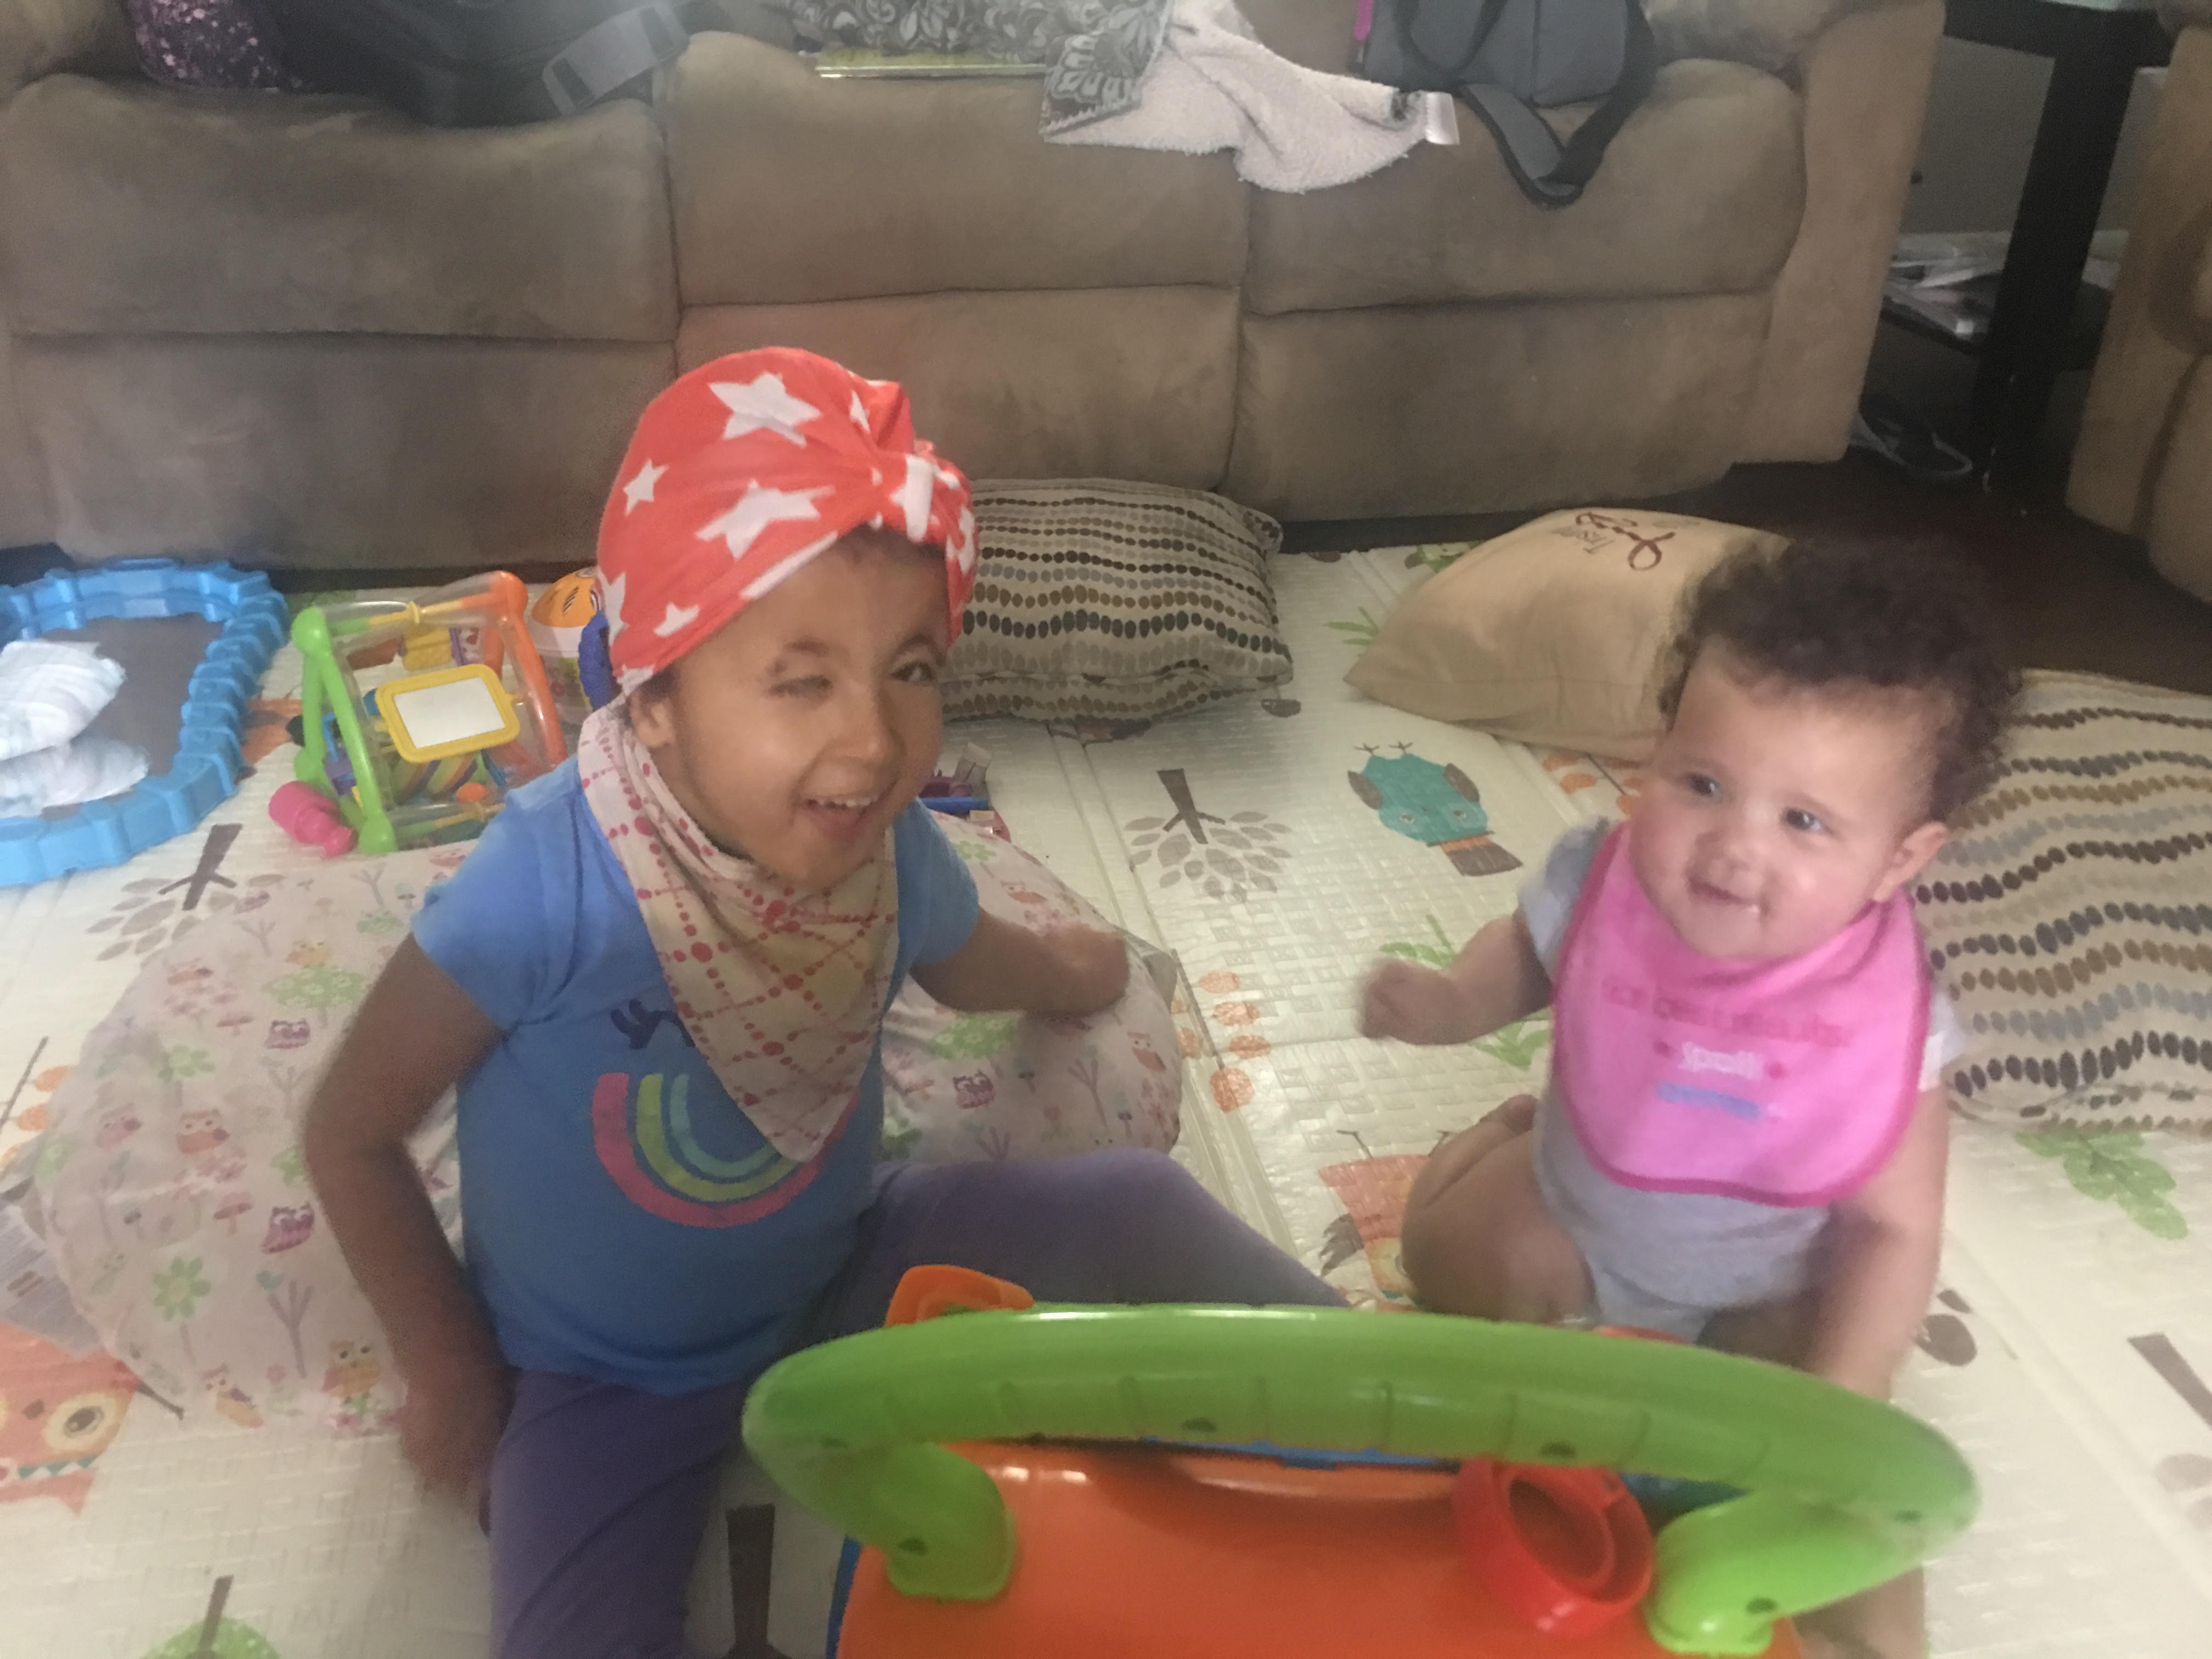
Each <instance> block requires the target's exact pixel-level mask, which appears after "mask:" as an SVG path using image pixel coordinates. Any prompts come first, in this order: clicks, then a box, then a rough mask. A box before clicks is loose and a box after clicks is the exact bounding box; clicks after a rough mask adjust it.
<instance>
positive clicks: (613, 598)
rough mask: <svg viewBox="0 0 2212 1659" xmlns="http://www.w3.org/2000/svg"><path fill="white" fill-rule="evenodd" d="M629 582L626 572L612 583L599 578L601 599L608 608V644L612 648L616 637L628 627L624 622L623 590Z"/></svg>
mask: <svg viewBox="0 0 2212 1659" xmlns="http://www.w3.org/2000/svg"><path fill="white" fill-rule="evenodd" d="M628 583H629V572H628V571H624V572H623V574H621V575H619V576H617V577H616V578H615V579H614V580H612V581H609V580H607V579H606V578H605V577H604V576H602V577H601V578H599V599H600V601H601V602H602V603H603V604H604V605H605V606H606V608H607V644H608V645H609V646H610V647H611V646H612V645H613V644H614V642H615V636H616V635H618V634H620V633H621V632H622V631H623V627H624V626H625V625H626V624H625V623H623V587H624V586H627V585H628Z"/></svg>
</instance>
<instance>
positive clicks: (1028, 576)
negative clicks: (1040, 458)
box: [944, 479, 1291, 721]
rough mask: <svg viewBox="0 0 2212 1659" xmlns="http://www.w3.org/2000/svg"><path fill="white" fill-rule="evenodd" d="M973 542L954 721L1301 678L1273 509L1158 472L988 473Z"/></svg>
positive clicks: (1156, 710) (949, 709)
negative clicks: (1139, 476) (1286, 624)
mask: <svg viewBox="0 0 2212 1659" xmlns="http://www.w3.org/2000/svg"><path fill="white" fill-rule="evenodd" d="M975 539H976V544H977V548H978V557H979V558H980V560H981V563H980V565H979V567H978V568H977V570H976V573H975V595H974V597H973V598H972V599H969V602H968V613H967V616H966V617H964V618H963V623H962V626H961V635H960V637H959V639H957V641H954V642H953V647H952V654H951V659H950V660H949V661H947V662H946V664H945V680H944V689H945V717H946V718H947V719H949V720H959V719H963V718H968V717H971V716H980V715H986V714H1012V715H1015V716H1018V717H1019V718H1021V719H1024V720H1066V721H1090V720H1103V721H1121V720H1158V718H1160V717H1161V716H1162V715H1164V714H1175V713H1176V712H1177V711H1179V710H1182V709H1185V708H1196V707H1198V706H1199V705H1200V704H1201V703H1206V702H1212V701H1213V700H1214V699H1216V698H1218V697H1226V696H1236V695H1237V693H1239V692H1243V691H1254V690H1261V689H1263V688H1268V687H1273V686H1277V685H1281V684H1285V682H1287V681H1288V680H1289V679H1290V678H1291V653H1290V650H1289V648H1288V647H1285V645H1284V643H1283V641H1282V636H1281V635H1280V634H1279V632H1278V631H1277V629H1276V625H1275V594H1274V589H1273V587H1272V586H1270V585H1269V583H1268V580H1267V556H1268V555H1269V554H1270V553H1273V551H1274V550H1276V548H1277V547H1279V545H1281V544H1282V539H1283V532H1282V526H1279V525H1278V524H1277V523H1276V522H1275V521H1274V520H1273V519H1270V518H1268V517H1267V515H1266V514H1265V513H1255V512H1253V511H1252V510H1251V509H1250V508H1249V507H1239V506H1237V504H1236V503H1235V502H1234V501H1225V500H1223V499H1222V498H1221V497H1220V496H1218V495H1204V494H1201V493H1200V492H1199V491H1197V490H1194V489H1173V488H1171V487H1170V486H1167V485H1164V484H1141V483H1109V482H1106V481H1104V480H1102V479H1084V480H1077V481H1074V482H1069V483H979V484H977V485H976V487H975Z"/></svg>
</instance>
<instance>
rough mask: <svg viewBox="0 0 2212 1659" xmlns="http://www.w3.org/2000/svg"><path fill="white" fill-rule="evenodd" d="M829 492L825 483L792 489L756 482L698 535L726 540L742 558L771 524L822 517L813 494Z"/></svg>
mask: <svg viewBox="0 0 2212 1659" xmlns="http://www.w3.org/2000/svg"><path fill="white" fill-rule="evenodd" d="M828 494H829V486H828V485H826V484H825V485H823V487H822V488H821V489H800V490H789V489H771V488H769V486H768V485H767V484H755V485H754V486H753V487H752V488H751V489H748V490H747V491H745V493H744V495H741V496H739V497H738V504H737V505H736V506H735V507H732V508H731V509H730V510H729V511H728V512H726V513H723V514H722V516H721V517H720V518H719V519H716V520H713V521H712V522H711V523H708V524H706V525H703V526H701V527H700V530H699V539H700V540H701V541H702V542H711V541H721V542H724V543H726V544H728V546H729V550H730V556H731V557H732V558H733V559H742V558H743V557H744V556H745V554H746V553H747V552H748V551H749V550H750V549H751V547H752V544H754V543H755V542H757V541H758V540H759V539H760V534H761V532H763V530H766V529H767V528H768V527H769V526H770V525H772V524H778V523H781V522H782V521H783V520H787V519H788V520H793V521H797V520H805V519H818V518H820V517H821V516H822V514H821V513H818V512H817V511H816V510H815V507H814V498H815V497H816V496H817V495H828Z"/></svg>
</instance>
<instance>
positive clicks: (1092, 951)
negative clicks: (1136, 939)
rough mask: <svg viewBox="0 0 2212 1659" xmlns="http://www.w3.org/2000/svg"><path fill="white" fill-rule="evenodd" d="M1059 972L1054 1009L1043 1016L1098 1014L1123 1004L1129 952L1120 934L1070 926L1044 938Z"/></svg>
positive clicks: (1044, 1009)
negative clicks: (1105, 1009) (1122, 998)
mask: <svg viewBox="0 0 2212 1659" xmlns="http://www.w3.org/2000/svg"><path fill="white" fill-rule="evenodd" d="M1044 942H1045V944H1046V945H1047V947H1048V949H1049V950H1050V951H1051V952H1052V955H1053V957H1054V960H1055V963H1056V964H1057V967H1058V969H1059V975H1058V976H1059V980H1060V982H1059V984H1058V985H1056V986H1054V987H1052V988H1053V991H1054V995H1053V996H1052V998H1051V1005H1052V1006H1049V1007H1045V1006H1038V1007H1037V1008H1036V1010H1035V1012H1038V1013H1041V1014H1095V1013H1097V1012H1098V1011H1099V1010H1100V1009H1101V1008H1110V1007H1111V1006H1113V1005H1114V1004H1115V1003H1117V1002H1119V1001H1120V1000H1121V993H1122V992H1123V991H1125V990H1127V988H1128V985H1129V951H1128V947H1127V946H1126V945H1123V944H1122V943H1121V935H1120V934H1119V933H1106V932H1104V931H1103V930H1102V929H1099V928H1097V927H1085V926H1083V925H1082V924H1081V923H1080V922H1070V923H1068V924H1067V925H1066V927H1055V928H1054V929H1053V930H1052V932H1050V933H1047V934H1045V935H1044Z"/></svg>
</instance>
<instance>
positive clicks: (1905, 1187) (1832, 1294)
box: [1805, 1085, 1950, 1400]
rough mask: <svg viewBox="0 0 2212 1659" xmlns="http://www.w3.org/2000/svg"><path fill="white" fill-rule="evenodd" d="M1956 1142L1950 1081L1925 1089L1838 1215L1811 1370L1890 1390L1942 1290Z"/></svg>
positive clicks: (1881, 1396)
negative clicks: (1946, 1169)
mask: <svg viewBox="0 0 2212 1659" xmlns="http://www.w3.org/2000/svg"><path fill="white" fill-rule="evenodd" d="M1949 1150H1950V1118H1949V1115H1948V1108H1947V1107H1946V1106H1945V1105H1944V1103H1943V1091H1942V1087H1941V1085H1938V1086H1937V1087H1936V1088H1932V1089H1926V1090H1923V1091H1922V1092H1921V1096H1920V1101H1919V1103H1918V1104H1917V1106H1915V1107H1914V1109H1913V1113H1912V1121H1911V1123H1910V1124H1909V1125H1908V1126H1907V1127H1906V1128H1905V1138H1904V1139H1903V1140H1901V1141H1899V1143H1898V1148H1897V1151H1896V1152H1893V1153H1892V1154H1891V1156H1890V1160H1889V1162H1888V1164H1886V1165H1885V1166H1884V1167H1883V1168H1882V1170H1881V1173H1880V1174H1878V1175H1877V1176H1875V1178H1874V1179H1873V1180H1872V1181H1870V1182H1868V1183H1867V1184H1866V1185H1865V1186H1864V1187H1863V1188H1860V1189H1859V1190H1858V1191H1857V1193H1855V1194H1852V1195H1851V1196H1850V1198H1849V1199H1846V1200H1844V1202H1842V1203H1841V1204H1838V1206H1836V1210H1835V1213H1834V1215H1833V1217H1832V1218H1831V1219H1830V1222H1829V1224H1828V1226H1829V1231H1828V1237H1827V1239H1826V1261H1825V1264H1824V1266H1823V1269H1822V1280H1821V1286H1820V1297H1819V1304H1818V1307H1817V1309H1816V1311H1815V1314H1814V1329H1813V1342H1812V1347H1811V1349H1810V1351H1809V1352H1808V1353H1807V1355H1806V1358H1805V1369H1806V1370H1808V1371H1811V1372H1813V1373H1814V1375H1816V1376H1825V1377H1826V1378H1827V1379H1828V1381H1830V1382H1831V1383H1840V1384H1842V1385H1843V1386H1844V1388H1847V1389H1857V1391H1858V1392H1859V1393H1861V1394H1866V1395H1873V1396H1874V1397H1875V1399H1877V1400H1887V1399H1888V1398H1889V1391H1890V1389H1891V1386H1892V1385H1893V1383H1894V1382H1895V1381H1896V1377H1897V1368H1898V1366H1899V1365H1900V1364H1903V1363H1904V1360H1905V1351H1906V1350H1907V1349H1909V1348H1910V1347H1911V1346H1912V1340H1913V1338H1914V1336H1915V1335H1917V1334H1918V1332H1919V1329H1920V1322H1921V1320H1922V1318H1923V1316H1925V1315H1926V1314H1927V1312H1928V1298H1929V1296H1930V1295H1931V1294H1933V1293H1934V1291H1935V1289H1936V1262H1937V1259H1938V1257H1939V1256H1940V1255H1942V1248H1943V1166H1944V1163H1945V1161H1946V1158H1948V1153H1949Z"/></svg>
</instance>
